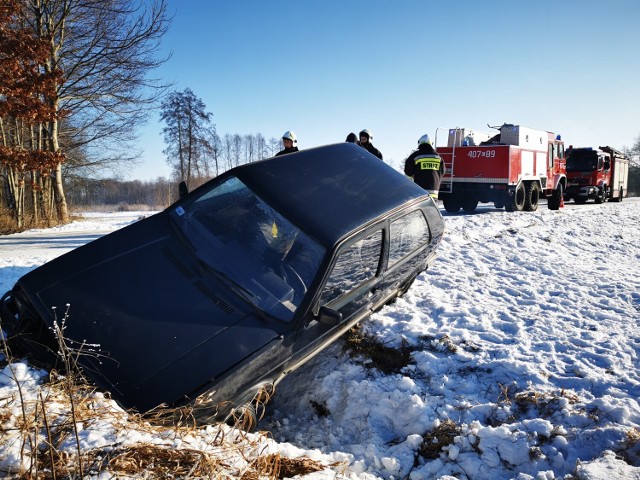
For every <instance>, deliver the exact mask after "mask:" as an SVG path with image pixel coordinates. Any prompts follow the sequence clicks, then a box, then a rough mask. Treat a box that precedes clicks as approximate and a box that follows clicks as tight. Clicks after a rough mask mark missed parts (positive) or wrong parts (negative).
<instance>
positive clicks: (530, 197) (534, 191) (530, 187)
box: [524, 182, 540, 212]
mask: <svg viewBox="0 0 640 480" xmlns="http://www.w3.org/2000/svg"><path fill="white" fill-rule="evenodd" d="M539 200H540V185H538V184H537V183H536V182H529V183H527V186H526V187H525V196H524V209H525V210H526V211H527V212H535V211H536V210H537V209H538V201H539Z"/></svg>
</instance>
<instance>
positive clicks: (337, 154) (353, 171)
mask: <svg viewBox="0 0 640 480" xmlns="http://www.w3.org/2000/svg"><path fill="white" fill-rule="evenodd" d="M227 173H228V174H230V175H236V176H237V177H238V178H240V179H241V180H242V181H243V182H244V183H245V184H247V185H248V186H249V187H250V188H251V189H252V190H254V192H256V193H257V194H258V195H259V196H260V197H262V198H263V199H264V200H266V201H267V202H268V203H269V204H271V205H272V206H273V207H274V208H276V209H277V210H278V211H279V212H280V213H281V214H283V215H284V216H285V217H287V218H288V219H289V220H290V221H292V222H294V223H295V224H297V225H298V226H299V227H300V228H302V229H303V230H305V231H306V232H307V233H308V234H310V235H312V236H313V237H315V238H316V239H317V240H318V241H320V242H321V243H323V244H325V245H326V246H329V247H331V246H333V245H334V244H335V243H336V242H338V241H339V240H340V239H341V238H343V237H344V236H345V235H348V234H349V233H351V232H353V231H354V230H356V229H358V228H360V227H361V226H363V225H366V224H367V223H369V222H371V221H372V220H375V219H376V218H378V217H380V216H381V215H384V214H385V213H387V212H389V211H390V210H393V209H395V208H397V207H399V206H401V205H404V204H405V203H407V202H410V201H412V200H416V199H418V198H421V197H425V196H428V194H427V192H426V191H425V190H423V189H422V188H421V187H419V186H418V185H416V184H415V183H413V182H412V181H411V180H410V179H409V178H408V177H405V176H404V175H403V174H401V173H400V172H398V171H396V170H395V169H393V168H392V167H391V166H389V165H387V164H386V163H384V162H383V161H381V160H380V159H378V158H377V157H375V156H374V155H372V154H371V153H369V152H368V151H367V150H365V149H364V148H362V147H360V146H358V145H356V144H353V143H347V142H345V143H338V144H334V145H327V146H323V147H316V148H311V149H308V150H301V151H299V152H296V153H290V154H286V155H280V156H277V157H273V158H270V159H267V160H262V161H258V162H254V163H250V164H246V165H242V166H240V167H236V168H234V169H232V170H229V171H228V172H227Z"/></svg>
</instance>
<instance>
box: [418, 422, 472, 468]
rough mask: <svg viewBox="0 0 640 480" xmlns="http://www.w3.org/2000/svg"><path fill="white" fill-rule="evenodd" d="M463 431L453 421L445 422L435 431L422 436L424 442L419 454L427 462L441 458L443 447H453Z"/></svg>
mask: <svg viewBox="0 0 640 480" xmlns="http://www.w3.org/2000/svg"><path fill="white" fill-rule="evenodd" d="M461 431H462V429H461V427H460V425H457V424H456V423H454V422H453V421H451V420H445V421H444V422H442V423H441V424H440V425H438V426H437V427H436V428H435V429H434V430H433V431H431V432H428V433H425V434H424V435H422V439H423V442H422V445H421V446H420V450H419V452H418V454H419V455H420V456H421V457H422V458H424V459H426V460H434V459H436V458H439V457H440V453H442V447H446V446H447V445H451V444H452V443H453V440H454V439H455V437H457V436H458V435H460V432H461Z"/></svg>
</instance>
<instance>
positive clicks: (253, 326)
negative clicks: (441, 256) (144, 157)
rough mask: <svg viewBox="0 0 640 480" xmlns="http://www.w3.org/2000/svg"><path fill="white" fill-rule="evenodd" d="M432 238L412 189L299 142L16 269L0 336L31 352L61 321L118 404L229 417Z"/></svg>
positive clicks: (376, 163) (393, 287) (410, 263)
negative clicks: (296, 148)
mask: <svg viewBox="0 0 640 480" xmlns="http://www.w3.org/2000/svg"><path fill="white" fill-rule="evenodd" d="M443 231H444V223H443V220H442V216H441V215H440V211H439V209H438V208H437V206H436V204H435V203H434V201H433V199H432V198H430V196H429V195H428V194H427V192H426V191H425V190H423V189H422V188H420V187H419V186H417V185H416V184H414V183H413V182H412V181H411V180H409V179H408V178H406V177H405V176H404V175H402V174H400V173H398V172H397V171H396V170H394V169H393V168H391V167H390V166H389V165H386V164H385V163H384V162H382V161H380V160H379V159H378V158H376V157H374V156H373V155H371V154H370V153H368V152H367V151H366V150H365V149H363V148H361V147H359V146H357V145H353V144H348V143H344V144H336V145H328V146H324V147H318V148H313V149H309V150H305V151H301V152H298V153H293V154H289V155H282V156H278V157H274V158H271V159H267V160H262V161H258V162H255V163H251V164H247V165H242V166H239V167H236V168H233V169H231V170H229V171H227V172H225V173H224V174H222V175H220V176H218V177H216V178H214V179H213V180H210V181H209V182H207V183H206V184H204V185H203V186H201V187H199V188H197V189H195V190H193V191H192V192H190V193H187V194H186V195H184V196H183V197H181V198H180V199H179V200H178V201H177V202H175V203H174V204H172V205H171V206H170V207H168V208H167V209H166V210H164V211H162V212H159V213H157V214H154V215H152V216H149V217H147V218H144V219H141V220H139V221H137V222H135V223H133V224H131V225H129V226H127V227H125V228H122V229H120V230H117V231H115V232H113V233H111V234H109V235H106V236H104V237H101V238H99V239H97V240H94V241H93V242H91V243H88V244H86V245H84V246H81V247H79V248H77V249H75V250H73V251H71V252H69V253H66V254H64V255H62V256H60V257H58V258H56V259H54V260H52V261H50V262H48V263H46V264H44V265H42V266H40V267H38V268H36V269H34V270H33V271H31V272H29V273H27V274H26V275H24V276H23V277H22V278H20V279H19V280H18V281H17V283H16V284H15V286H14V288H13V289H12V290H10V291H9V292H7V293H6V294H5V295H4V297H3V298H2V303H1V305H0V306H1V320H2V329H3V330H4V331H5V332H7V333H8V335H9V336H10V344H14V345H20V346H21V347H22V348H23V349H24V347H26V350H27V351H28V352H30V353H31V354H32V355H33V356H34V357H35V358H36V359H46V357H47V352H57V351H58V346H57V344H56V339H55V338H54V336H53V334H52V331H53V330H52V327H54V323H58V324H59V323H60V321H61V320H62V318H60V317H61V316H63V314H64V316H65V321H64V323H65V325H64V338H65V339H66V342H71V345H72V346H75V347H78V346H79V345H82V348H83V349H84V352H83V354H81V355H79V357H78V364H79V366H80V367H81V369H82V370H83V372H84V374H85V376H86V377H88V379H89V380H91V381H92V382H93V383H94V384H96V385H97V386H99V387H101V388H103V389H106V390H108V391H109V392H110V393H111V396H112V398H113V399H115V400H116V401H117V402H118V403H119V404H121V405H122V406H123V407H125V408H131V409H135V410H137V411H141V412H145V411H148V410H150V409H154V408H155V407H158V406H159V405H164V406H168V407H181V406H186V407H189V408H191V407H193V414H194V416H195V417H196V418H197V419H198V420H201V421H203V422H206V421H212V420H219V419H225V418H227V419H228V418H229V415H230V413H232V412H234V411H235V409H236V407H243V408H245V409H246V408H248V406H251V405H252V402H255V401H256V399H257V397H256V395H258V394H259V392H265V391H271V389H273V387H274V386H275V385H276V384H277V383H278V382H279V381H280V380H281V379H282V378H283V377H284V376H285V375H286V374H288V373H289V372H291V371H292V370H294V369H295V368H296V367H298V366H300V365H302V364H303V363H305V362H306V361H307V360H309V359H310V358H311V357H312V356H314V355H315V354H316V353H318V352H319V351H320V350H321V349H322V348H323V347H326V346H327V345H329V344H330V343H331V342H332V341H334V340H335V339H336V338H338V337H339V336H340V335H341V334H342V333H344V332H345V331H346V330H348V329H349V328H350V327H352V326H353V325H354V324H356V323H357V322H359V321H361V320H363V319H365V318H366V317H367V316H369V315H370V314H371V313H372V312H375V311H376V310H378V309H380V308H381V307H383V306H384V305H385V304H387V303H389V302H392V301H393V300H394V299H395V298H396V297H398V296H400V295H402V294H403V293H405V292H406V291H407V290H408V288H409V287H410V286H411V284H412V282H413V280H414V279H415V278H416V276H417V275H418V274H419V273H420V272H422V271H424V270H425V269H426V268H427V267H428V266H429V264H430V263H431V262H432V260H433V259H434V257H435V253H436V247H437V245H438V243H439V241H440V239H441V238H442V235H443ZM65 312H66V313H65ZM52 358H55V355H54V356H53V357H52Z"/></svg>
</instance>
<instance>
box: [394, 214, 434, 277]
mask: <svg viewBox="0 0 640 480" xmlns="http://www.w3.org/2000/svg"><path fill="white" fill-rule="evenodd" d="M389 234H390V242H389V268H391V267H392V266H393V265H395V264H396V263H398V262H399V261H400V260H402V259H403V258H405V257H407V256H409V255H411V253H413V252H414V251H416V250H417V249H418V248H420V247H422V246H423V245H425V244H427V243H429V240H430V238H429V226H428V225H427V220H426V219H425V218H424V215H423V214H422V210H416V211H414V212H411V213H409V214H407V215H405V216H403V217H400V218H398V219H396V220H394V221H392V222H391V229H390V232H389Z"/></svg>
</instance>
